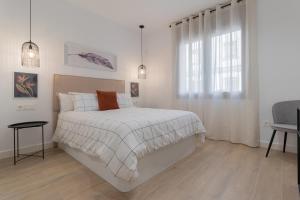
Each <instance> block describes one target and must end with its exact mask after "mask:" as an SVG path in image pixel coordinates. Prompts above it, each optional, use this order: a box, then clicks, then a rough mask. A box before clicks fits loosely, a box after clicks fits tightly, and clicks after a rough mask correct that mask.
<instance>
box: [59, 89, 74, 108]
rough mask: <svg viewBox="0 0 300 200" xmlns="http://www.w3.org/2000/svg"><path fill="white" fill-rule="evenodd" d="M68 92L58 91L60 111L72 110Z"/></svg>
mask: <svg viewBox="0 0 300 200" xmlns="http://www.w3.org/2000/svg"><path fill="white" fill-rule="evenodd" d="M72 96H73V95H70V94H64V93H58V98H59V109H60V112H67V111H73V110H74V105H73V100H72Z"/></svg>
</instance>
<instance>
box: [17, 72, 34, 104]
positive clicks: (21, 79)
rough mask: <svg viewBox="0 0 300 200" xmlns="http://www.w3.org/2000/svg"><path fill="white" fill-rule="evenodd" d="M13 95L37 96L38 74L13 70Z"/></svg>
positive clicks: (19, 96) (22, 96)
mask: <svg viewBox="0 0 300 200" xmlns="http://www.w3.org/2000/svg"><path fill="white" fill-rule="evenodd" d="M14 97H15V98H37V97H38V74H34V73H25V72H14Z"/></svg>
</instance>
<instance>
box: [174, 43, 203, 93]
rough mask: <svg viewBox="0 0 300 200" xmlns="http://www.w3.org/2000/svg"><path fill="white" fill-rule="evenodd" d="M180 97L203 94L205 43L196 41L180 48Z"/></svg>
mask: <svg viewBox="0 0 300 200" xmlns="http://www.w3.org/2000/svg"><path fill="white" fill-rule="evenodd" d="M180 53H181V56H180V61H179V63H180V65H179V91H178V93H179V96H188V95H192V96H199V94H201V93H203V90H204V88H203V42H202V41H195V42H192V43H191V44H182V45H181V47H180Z"/></svg>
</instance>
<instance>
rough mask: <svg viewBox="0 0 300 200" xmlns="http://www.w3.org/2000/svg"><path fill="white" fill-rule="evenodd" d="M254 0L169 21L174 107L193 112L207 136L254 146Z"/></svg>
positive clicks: (255, 75) (257, 128)
mask: <svg viewBox="0 0 300 200" xmlns="http://www.w3.org/2000/svg"><path fill="white" fill-rule="evenodd" d="M255 8H256V6H255V1H254V0H244V1H242V2H239V3H238V2H237V0H232V2H231V6H228V7H225V8H222V6H221V5H218V6H217V7H216V11H214V12H211V11H210V10H207V11H205V13H204V14H202V13H199V17H197V18H195V17H193V16H191V17H190V18H188V19H184V20H182V23H181V24H179V25H176V26H175V25H173V26H172V31H173V44H174V48H173V49H174V101H173V102H174V105H173V106H174V108H180V109H187V110H190V111H193V112H196V113H197V114H198V115H199V116H200V118H201V119H202V120H203V123H204V125H205V127H206V129H207V137H208V138H211V139H217V140H227V141H231V142H234V143H243V144H246V145H249V146H257V145H258V141H259V127H258V69H257V64H256V56H255V55H256V54H255V51H256V46H255V44H256V42H255V38H256V37H255V33H256V32H255V21H256V20H255Z"/></svg>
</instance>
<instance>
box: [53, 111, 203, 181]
mask: <svg viewBox="0 0 300 200" xmlns="http://www.w3.org/2000/svg"><path fill="white" fill-rule="evenodd" d="M204 133H205V128H204V127H203V124H202V122H201V120H200V119H199V118H198V116H197V115H195V114H194V113H192V112H187V111H180V110H163V109H151V108H135V107H132V108H123V109H117V110H109V111H90V112H74V111H72V112H64V113H60V114H59V117H58V123H57V128H56V131H55V134H54V137H53V140H54V141H55V142H59V143H62V144H65V145H68V146H69V147H71V148H75V149H79V150H81V151H82V152H84V153H86V154H88V155H90V156H94V157H97V158H99V159H100V160H101V161H103V162H104V163H105V165H106V167H107V168H108V169H109V170H110V171H111V172H112V174H114V175H115V176H116V177H118V178H120V179H123V180H125V181H132V180H133V179H135V178H137V177H138V167H137V166H138V161H139V159H141V158H143V157H144V155H146V154H149V153H151V152H153V151H157V150H158V149H160V148H163V147H165V146H167V145H169V144H173V143H177V142H179V141H181V140H183V139H184V138H187V137H189V136H192V135H195V134H201V135H202V138H203V136H204Z"/></svg>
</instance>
